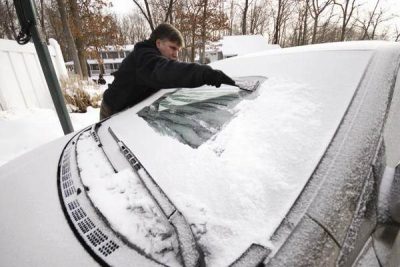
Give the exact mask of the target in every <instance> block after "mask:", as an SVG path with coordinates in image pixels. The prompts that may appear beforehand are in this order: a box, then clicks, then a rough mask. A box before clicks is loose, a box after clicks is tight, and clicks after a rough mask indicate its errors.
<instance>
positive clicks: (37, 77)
mask: <svg viewBox="0 0 400 267" xmlns="http://www.w3.org/2000/svg"><path fill="white" fill-rule="evenodd" d="M49 52H50V55H51V59H52V61H53V65H54V68H55V70H56V73H57V76H58V78H59V79H60V78H62V77H67V76H68V74H67V69H66V67H65V64H64V58H63V56H62V54H61V50H60V46H59V45H58V43H57V41H56V40H54V39H50V46H49ZM35 107H36V108H52V109H54V105H53V101H52V99H51V96H50V92H49V89H48V87H47V84H46V80H45V78H44V74H43V71H42V67H41V66H40V62H39V58H38V56H37V53H36V50H35V47H34V45H33V43H28V44H26V45H23V46H21V45H18V44H17V42H16V41H13V40H4V39H0V110H9V109H13V108H35Z"/></svg>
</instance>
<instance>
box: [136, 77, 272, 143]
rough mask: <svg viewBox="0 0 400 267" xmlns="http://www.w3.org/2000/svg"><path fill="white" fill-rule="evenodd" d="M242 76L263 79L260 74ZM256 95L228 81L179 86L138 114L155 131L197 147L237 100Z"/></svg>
mask: <svg viewBox="0 0 400 267" xmlns="http://www.w3.org/2000/svg"><path fill="white" fill-rule="evenodd" d="M241 79H249V80H253V79H257V80H260V82H262V81H264V80H265V78H263V77H245V78H244V77H242V78H241ZM256 96H257V93H256V92H253V93H250V92H247V91H244V90H240V89H239V88H237V87H234V86H228V85H222V86H221V87H220V88H215V87H211V86H203V87H199V88H182V89H178V90H177V91H175V92H172V93H167V94H165V95H164V96H162V97H161V98H159V99H158V100H157V101H155V102H154V103H153V104H151V105H150V106H147V107H145V108H143V109H142V110H140V111H139V112H138V115H139V116H140V117H142V118H143V119H144V120H146V122H147V123H148V124H149V125H150V126H151V127H152V128H153V129H154V130H156V131H157V132H159V133H161V134H163V135H168V136H171V137H173V138H175V139H177V140H179V141H180V142H182V143H184V144H187V145H189V146H191V147H192V148H198V147H199V146H200V145H201V144H203V143H204V142H206V141H207V140H209V139H210V138H211V137H212V136H214V135H215V134H216V133H218V132H219V131H220V130H221V129H222V128H223V126H224V125H226V124H227V123H228V122H229V121H230V120H231V119H232V118H233V117H234V116H235V110H234V107H235V106H236V105H237V104H238V103H239V102H240V101H242V100H243V99H252V98H255V97H256Z"/></svg>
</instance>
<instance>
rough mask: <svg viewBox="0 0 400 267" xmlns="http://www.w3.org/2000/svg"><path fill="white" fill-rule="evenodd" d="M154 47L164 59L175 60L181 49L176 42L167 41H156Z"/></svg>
mask: <svg viewBox="0 0 400 267" xmlns="http://www.w3.org/2000/svg"><path fill="white" fill-rule="evenodd" d="M156 46H157V48H158V50H159V51H160V53H161V55H163V56H164V57H166V58H169V59H173V60H177V59H178V52H179V50H180V49H181V47H180V46H179V45H178V44H177V43H176V42H171V41H169V40H160V39H157V40H156Z"/></svg>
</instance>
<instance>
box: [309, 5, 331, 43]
mask: <svg viewBox="0 0 400 267" xmlns="http://www.w3.org/2000/svg"><path fill="white" fill-rule="evenodd" d="M332 2H333V0H325V1H324V2H320V0H311V4H310V2H309V1H308V5H309V9H310V15H311V17H312V18H313V19H314V26H313V34H312V40H311V43H313V44H315V41H316V37H317V30H318V20H319V17H320V15H321V13H322V12H323V11H324V10H325V9H326V8H327V7H328V6H329V5H330V4H331V3H332Z"/></svg>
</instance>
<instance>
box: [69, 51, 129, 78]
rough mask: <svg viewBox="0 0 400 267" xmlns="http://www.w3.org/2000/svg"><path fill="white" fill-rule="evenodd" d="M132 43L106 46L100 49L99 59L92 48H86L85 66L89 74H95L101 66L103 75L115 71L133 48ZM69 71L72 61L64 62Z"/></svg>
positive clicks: (72, 68) (72, 66) (72, 65)
mask: <svg viewBox="0 0 400 267" xmlns="http://www.w3.org/2000/svg"><path fill="white" fill-rule="evenodd" d="M133 47H134V45H124V46H118V47H116V46H106V47H105V48H104V49H102V50H101V51H100V57H101V61H103V62H99V60H98V59H97V58H96V57H95V53H93V52H92V51H93V48H92V49H88V58H87V60H86V62H87V68H88V71H89V76H97V75H99V74H100V70H101V68H103V71H104V74H105V75H110V74H111V73H112V72H114V71H116V70H117V69H118V68H119V66H120V65H121V62H122V60H124V58H125V57H126V56H128V54H129V53H130V52H131V51H132V50H133ZM65 65H66V67H67V69H68V70H69V71H74V63H73V62H72V61H69V62H66V63H65Z"/></svg>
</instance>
